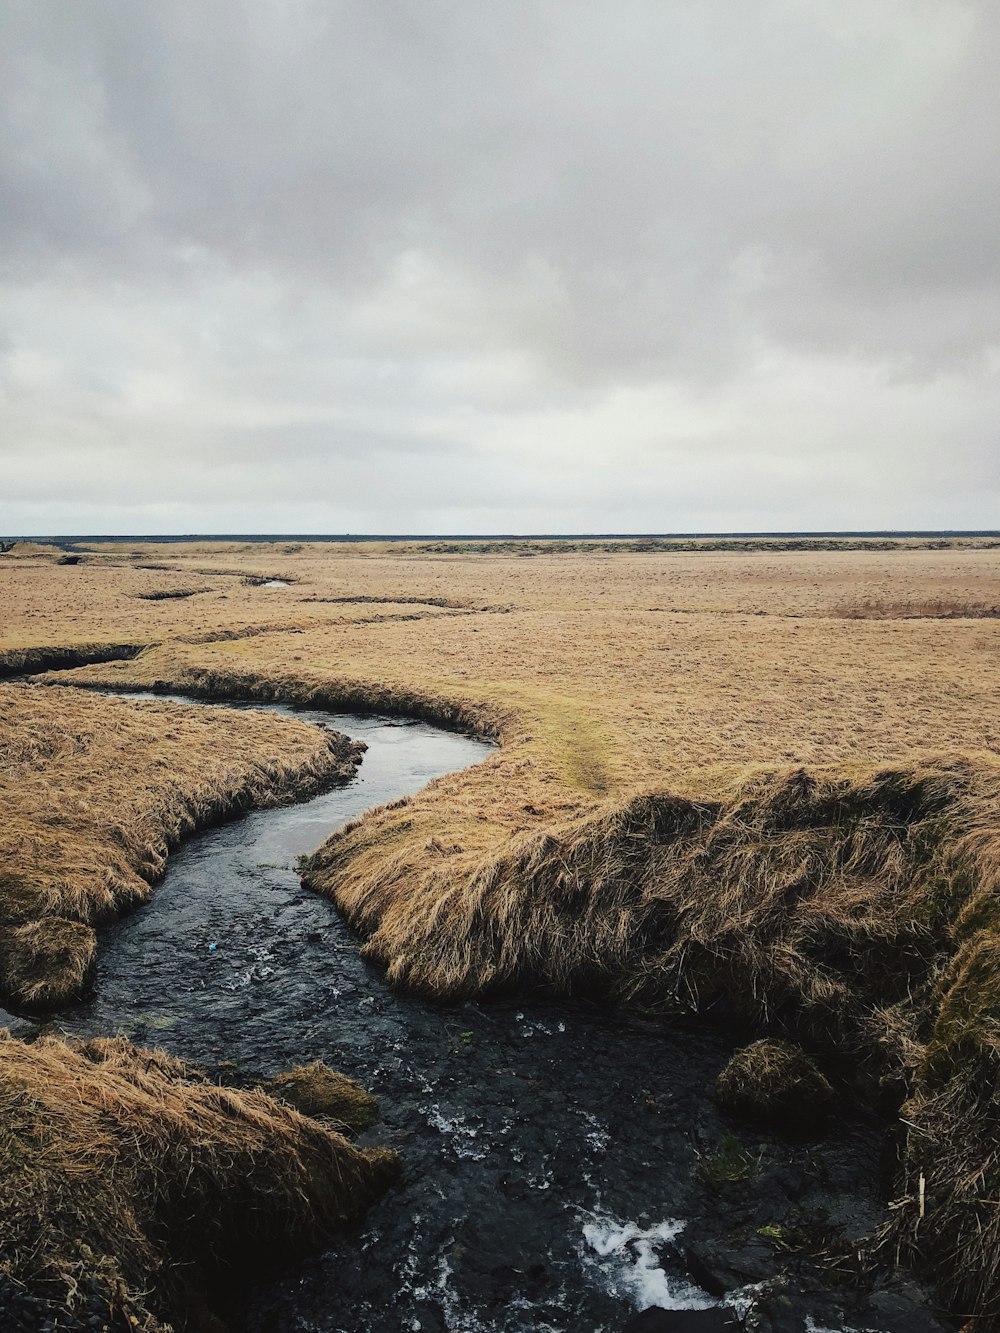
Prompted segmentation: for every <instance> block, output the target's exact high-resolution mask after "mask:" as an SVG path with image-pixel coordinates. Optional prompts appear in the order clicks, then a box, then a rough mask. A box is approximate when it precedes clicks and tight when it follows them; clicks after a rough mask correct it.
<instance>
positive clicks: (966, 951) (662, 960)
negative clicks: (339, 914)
mask: <svg viewBox="0 0 1000 1333" xmlns="http://www.w3.org/2000/svg"><path fill="white" fill-rule="evenodd" d="M392 817H393V812H391V811H387V812H385V813H384V814H382V815H379V816H378V820H391V818H392ZM378 820H376V821H375V823H374V827H373V826H372V821H368V826H367V827H364V826H362V827H361V828H357V829H351V828H348V829H345V830H343V831H342V832H341V833H339V834H337V835H335V836H334V837H333V838H332V839H331V840H330V841H329V842H328V843H327V845H326V847H325V848H323V849H322V850H321V851H320V852H319V853H318V854H317V855H316V856H314V857H313V858H312V860H311V862H310V863H309V864H308V866H307V871H306V877H307V882H309V883H310V884H312V885H313V886H314V887H315V888H318V889H320V890H321V891H323V892H326V893H328V894H330V895H331V896H332V897H334V898H335V899H336V901H337V902H338V903H339V904H340V905H341V906H342V907H343V909H344V910H345V911H346V912H347V914H348V916H349V917H350V919H351V920H352V921H353V922H354V923H355V924H356V925H357V926H358V927H359V929H361V930H362V931H363V932H364V933H365V934H366V936H367V943H366V949H365V951H366V954H367V956H368V957H370V958H372V959H374V960H377V961H379V962H381V963H382V964H384V965H385V966H386V967H387V969H388V975H389V978H390V980H392V981H393V982H394V983H395V984H398V985H403V986H406V987H407V988H409V989H412V990H415V991H418V992H419V993H421V994H424V995H427V996H431V997H435V998H438V999H455V998H458V997H461V996H469V995H474V994H481V993H483V992H485V991H488V990H491V989H495V988H498V987H513V986H528V985H532V986H537V985H542V986H544V987H546V988H548V989H550V990H554V991H559V992H564V993H572V992H577V993H581V992H583V993H597V994H602V995H605V996H607V997H610V998H613V999H615V1000H618V1001H622V1002H627V1003H637V1002H642V1003H653V1004H655V1003H658V1002H671V1003H678V1002H679V1003H683V1004H684V1005H686V1006H687V1007H690V1008H694V1009H697V1010H699V1011H702V1012H706V1013H709V1014H712V1015H714V1016H716V1017H718V1018H725V1019H729V1020H732V1021H738V1022H739V1023H740V1024H741V1025H743V1026H744V1027H751V1028H754V1027H755V1028H757V1029H758V1030H760V1029H762V1028H763V1029H766V1030H770V1031H772V1032H778V1033H783V1034H784V1035H785V1036H788V1037H795V1038H796V1039H798V1040H800V1041H802V1042H803V1043H805V1044H806V1045H808V1046H811V1047H813V1048H814V1049H824V1050H826V1051H828V1052H832V1053H833V1054H834V1055H835V1056H836V1057H837V1061H838V1062H839V1063H840V1064H841V1065H842V1066H843V1065H850V1066H852V1067H853V1070H854V1074H855V1078H856V1080H857V1082H858V1083H859V1084H861V1085H862V1086H865V1087H867V1089H868V1092H867V1094H866V1095H869V1096H886V1095H888V1096H893V1095H895V1096H896V1097H897V1098H899V1099H902V1097H903V1096H904V1095H905V1096H906V1098H907V1101H906V1104H905V1106H904V1107H903V1110H902V1117H903V1122H904V1123H905V1126H906V1129H907V1135H906V1140H905V1143H904V1145H903V1149H902V1162H901V1168H900V1173H899V1197H898V1198H897V1199H896V1200H894V1210H893V1214H892V1218H893V1220H892V1221H891V1223H889V1224H888V1225H887V1227H886V1229H885V1233H884V1234H883V1235H882V1236H880V1237H877V1238H873V1247H874V1248H875V1249H881V1250H882V1251H883V1253H885V1252H886V1247H887V1246H888V1247H890V1248H891V1249H892V1251H893V1255H894V1256H896V1257H902V1258H907V1259H909V1260H910V1261H912V1262H914V1263H915V1264H916V1265H917V1266H918V1267H920V1268H921V1269H922V1270H923V1271H925V1272H927V1271H929V1272H930V1273H932V1274H933V1275H935V1276H936V1277H937V1279H938V1281H939V1282H940V1284H941V1286H942V1288H943V1290H944V1292H945V1294H946V1298H947V1299H948V1301H949V1303H950V1304H951V1305H952V1308H955V1309H960V1310H966V1311H973V1312H976V1313H978V1314H979V1315H980V1316H981V1317H982V1318H984V1319H993V1318H1000V1262H998V1261H1000V1205H998V1203H997V1199H998V1197H1000V1148H998V1144H1000V1080H998V1074H1000V907H998V906H997V902H998V895H1000V765H998V764H996V762H995V761H993V760H990V759H986V758H983V759H982V760H978V761H973V760H970V759H966V758H961V757H956V758H943V759H940V760H937V761H926V762H924V763H923V764H921V765H920V766H914V767H912V768H892V769H877V770H874V771H871V770H869V771H867V772H865V771H863V770H857V771H855V773H853V774H851V775H843V774H837V773H818V774H810V773H807V772H805V771H803V770H795V771H791V772H785V773H758V774H756V775H754V776H751V777H750V778H748V779H746V780H745V781H744V782H743V783H742V784H741V785H740V786H738V787H737V788H736V789H734V790H733V791H731V792H730V793H729V794H728V795H727V796H725V797H724V798H720V799H717V800H714V801H709V800H705V801H691V800H686V799H683V798H680V797H676V796H672V795H669V794H662V793H649V794H645V795H641V796H637V797H634V798H632V799H630V800H628V801H625V802H623V803H620V804H617V805H609V806H607V807H606V808H604V809H602V810H600V811H599V812H597V813H596V814H594V815H592V816H590V817H588V818H586V819H583V820H578V821H575V822H573V823H572V824H571V825H569V826H566V827H563V828H554V829H552V828H550V829H548V830H546V831H544V832H542V833H540V834H537V835H531V836H524V837H522V838H520V839H519V840H516V841H515V842H514V843H513V844H512V845H511V846H510V847H509V848H508V849H506V850H505V851H504V852H503V853H501V854H500V855H497V856H494V857H492V858H490V859H489V860H488V861H487V862H486V863H485V864H482V865H480V866H479V867H478V868H477V869H476V870H475V871H474V872H473V873H472V874H471V875H470V876H469V877H468V878H467V879H466V880H465V881H464V882H455V880H454V879H452V880H451V881H450V882H449V881H448V880H447V879H446V877H445V875H446V872H445V871H442V870H440V869H434V870H432V871H425V872H424V873H422V874H420V873H414V866H413V865H412V863H409V864H408V863H407V862H406V861H405V860H404V859H403V858H401V857H400V856H399V855H398V854H397V855H395V856H393V857H387V858H386V860H385V861H384V862H382V863H379V862H378V860H377V858H373V855H372V839H373V835H374V834H375V833H377V828H378ZM358 838H362V839H363V840H364V842H363V846H364V848H365V853H364V855H365V860H364V865H365V869H366V872H367V873H365V874H359V873H358V872H357V866H356V865H355V864H354V862H353V859H352V847H353V844H354V842H355V840H356V839H358ZM786 1072H787V1071H786ZM879 1086H881V1088H882V1093H881V1094H880V1093H878V1088H879Z"/></svg>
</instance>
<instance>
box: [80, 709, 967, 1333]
mask: <svg viewBox="0 0 1000 1333" xmlns="http://www.w3.org/2000/svg"><path fill="white" fill-rule="evenodd" d="M133 697H134V696H133ZM183 702H188V703H190V706H192V707H198V706H205V705H200V704H195V703H193V702H192V701H183ZM231 706H234V707H241V706H250V705H239V704H235V705H231ZM253 706H254V707H259V705H253ZM270 711H278V712H288V711H290V710H286V709H284V708H281V707H276V708H272V709H271V710H270ZM295 715H296V716H297V717H299V718H301V719H303V720H305V721H317V722H323V723H325V724H326V725H328V726H332V727H334V728H336V729H337V730H338V731H342V732H345V733H346V734H347V735H349V736H351V737H353V738H356V739H359V740H363V741H365V742H367V745H368V750H367V753H366V754H365V756H364V762H363V764H362V766H361V769H360V772H359V775H358V777H357V778H356V779H355V780H354V781H353V782H351V783H350V784H348V785H347V786H343V787H338V788H334V789H333V790H331V791H328V792H326V793H324V794H322V795H320V796H317V797H315V798H313V799H312V800H309V801H306V802H304V803H302V804H300V805H293V806H286V807H279V808H277V809H271V810H264V811H259V812H255V813H251V814H248V815H246V816H243V817H241V818H239V819H234V820H231V821H229V822H227V823H224V824H222V825H221V826H218V827H214V828H211V829H207V830H205V831H202V832H201V833H198V834H196V835H194V836H193V837H191V838H190V839H188V840H187V842H186V843H185V844H184V845H183V846H182V847H181V848H180V849H179V850H178V851H177V852H176V853H174V855H172V856H171V857H170V861H169V865H168V869H167V873H166V876H165V878H164V880H163V881H162V883H161V884H159V885H158V886H157V888H156V889H155V891H154V893H153V895H152V898H151V900H150V902H149V903H148V904H147V905H146V906H144V907H142V908H141V909H140V910H138V911H136V912H134V913H132V914H131V915H130V916H128V917H126V918H124V919H122V920H120V921H118V922H116V923H114V924H112V925H109V926H107V927H104V928H102V929H101V931H100V950H99V965H98V971H97V977H96V984H95V987H94V991H93V994H92V996H91V997H90V998H89V999H87V1000H86V1001H85V1002H84V1003H83V1004H80V1005H77V1006H75V1007H74V1008H72V1009H68V1010H66V1011H64V1012H63V1013H61V1014H60V1015H58V1016H57V1018H56V1020H55V1026H56V1027H57V1028H58V1029H60V1030H62V1031H64V1032H66V1033H67V1034H71V1035H81V1036H82V1035H106V1034H109V1033H115V1032H119V1033H122V1034H124V1035H126V1036H128V1037H129V1038H131V1039H132V1040H133V1041H135V1042H138V1043H144V1044H152V1045H159V1046H163V1047H164V1048H165V1049H167V1050H168V1051H170V1052H171V1053H173V1054H176V1055H179V1056H182V1057H184V1058H186V1059H189V1060H192V1061H195V1062H196V1063H198V1064H200V1065H203V1066H205V1067H207V1068H208V1069H209V1070H210V1071H211V1072H212V1073H213V1074H214V1075H215V1076H217V1077H219V1078H220V1079H222V1080H224V1081H227V1082H235V1083H244V1082H247V1081H251V1082H252V1081H253V1080H255V1079H257V1078H263V1077H266V1076H269V1075H272V1074H274V1073H277V1072H278V1071H280V1070H282V1069H285V1068H287V1067H288V1066H290V1065H292V1064H295V1063H301V1062H304V1061H309V1060H313V1059H317V1058H321V1059H323V1060H325V1061H326V1062H327V1063H328V1064H329V1065H330V1066H332V1067H333V1068H335V1069H339V1070H342V1071H343V1072H344V1073H347V1074H350V1075H352V1076H353V1077H355V1078H357V1079H358V1080H360V1082H361V1083H363V1084H364V1085H365V1087H367V1088H369V1089H370V1090H371V1091H372V1092H373V1093H374V1094H375V1095H376V1096H377V1097H378V1098H379V1102H380V1106H381V1113H382V1120H381V1123H380V1124H379V1125H377V1126H376V1127H375V1128H374V1129H373V1130H372V1131H369V1133H368V1134H367V1135H366V1136H365V1139H364V1140H363V1141H371V1142H379V1143H385V1144H388V1145H391V1146H392V1147H394V1148H396V1149H397V1150H398V1151H399V1153H400V1154H401V1157H402V1160H403V1166H404V1172H403V1177H402V1180H401V1182H400V1184H399V1186H398V1187H397V1188H395V1189H394V1190H392V1191H390V1193H389V1194H388V1195H387V1196H386V1197H385V1198H384V1199H383V1200H382V1201H381V1203H380V1204H379V1205H378V1206H377V1207H376V1208H375V1209H373V1211H372V1212H371V1213H370V1215H369V1218H368V1223H367V1226H366V1227H365V1228H364V1229H363V1230H361V1231H360V1232H358V1233H357V1234H356V1235H351V1236H348V1237H345V1238H344V1240H343V1241H342V1242H341V1243H340V1244H339V1245H338V1246H337V1247H336V1249H334V1250H333V1251H331V1252H329V1253H327V1254H324V1255H322V1256H320V1257H318V1258H314V1259H311V1260H309V1261H308V1262H306V1263H305V1264H304V1265H303V1267H302V1268H301V1269H300V1270H298V1271H296V1272H294V1273H284V1274H281V1275H279V1276H278V1277H276V1278H275V1277H272V1278H271V1279H270V1280H269V1281H267V1282H266V1283H263V1284H262V1285H260V1286H259V1287H257V1288H254V1289H253V1290H251V1291H249V1292H248V1293H247V1303H246V1309H245V1311H244V1312H243V1314H242V1316H241V1318H242V1322H243V1327H244V1329H245V1330H246V1333H400V1331H401V1330H408V1331H409V1333H442V1331H443V1330H449V1331H450V1333H527V1331H528V1330H532V1333H536V1331H538V1330H550V1331H551V1333H570V1330H572V1331H573V1333H577V1331H578V1330H580V1331H583V1333H597V1331H598V1330H606V1331H607V1333H618V1331H619V1330H622V1329H624V1328H625V1327H626V1326H627V1324H628V1322H629V1320H630V1318H631V1317H633V1316H634V1315H635V1312H636V1311H637V1310H639V1309H642V1308H644V1307H645V1306H649V1305H652V1306H659V1307H662V1308H664V1309H668V1310H669V1309H676V1310H684V1309H686V1310H696V1309H702V1308H705V1309H707V1308H710V1307H714V1306H717V1305H718V1304H719V1301H718V1298H717V1296H713V1295H710V1294H709V1292H708V1291H706V1290H705V1289H704V1288H703V1287H702V1286H700V1285H699V1284H698V1282H696V1281H695V1279H694V1277H693V1276H692V1272H691V1271H690V1270H691V1269H694V1271H695V1272H697V1273H698V1275H699V1277H700V1278H701V1280H702V1281H705V1282H708V1285H710V1286H711V1285H713V1283H712V1282H709V1281H708V1277H707V1276H706V1268H705V1267H704V1266H706V1265H707V1270H709V1276H711V1277H713V1278H714V1277H717V1276H718V1275H719V1274H722V1275H723V1278H725V1275H726V1274H730V1275H731V1279H730V1280H731V1282H732V1284H733V1286H734V1287H735V1288H737V1289H738V1290H736V1292H735V1294H732V1295H729V1296H724V1297H723V1300H724V1302H725V1303H726V1304H725V1307H724V1308H729V1309H733V1310H735V1311H736V1312H737V1313H743V1312H745V1311H746V1309H747V1308H748V1306H751V1305H756V1307H757V1311H758V1316H757V1317H758V1318H759V1319H761V1320H763V1322H762V1323H761V1325H760V1326H761V1327H762V1328H765V1329H773V1330H775V1333H777V1331H778V1330H780V1333H799V1330H801V1331H802V1333H804V1331H805V1330H806V1329H814V1330H826V1329H832V1330H841V1329H844V1328H850V1329H873V1330H876V1333H897V1330H898V1333H903V1330H906V1333H922V1331H923V1330H928V1331H929V1330H935V1329H940V1328H941V1327H943V1326H942V1325H941V1324H939V1323H938V1322H937V1321H936V1320H934V1319H933V1318H932V1317H931V1316H930V1314H929V1313H928V1312H927V1310H926V1307H925V1306H924V1304H923V1301H922V1298H921V1295H920V1293H919V1292H917V1291H916V1290H913V1291H910V1289H909V1288H907V1289H904V1290H902V1292H900V1291H897V1290H893V1291H889V1292H887V1291H880V1292H877V1293H876V1294H875V1296H874V1298H872V1299H869V1298H868V1297H862V1296H860V1295H856V1294H854V1293H853V1292H852V1291H851V1290H850V1289H847V1288H841V1289H836V1288H830V1287H827V1286H826V1285H825V1284H824V1283H823V1282H821V1281H820V1280H819V1278H818V1276H817V1274H816V1272H815V1271H814V1270H813V1269H812V1268H811V1267H810V1266H809V1265H808V1264H806V1263H804V1262H801V1261H799V1260H798V1259H797V1258H796V1257H795V1255H794V1253H792V1254H790V1253H788V1251H787V1250H786V1248H785V1246H786V1244H787V1242H788V1238H789V1237H791V1236H792V1235H793V1234H794V1228H796V1227H798V1228H799V1229H800V1230H808V1228H809V1227H812V1228H817V1227H820V1226H822V1227H826V1228H828V1229H829V1228H832V1229H833V1230H838V1229H842V1230H844V1231H845V1232H847V1233H848V1234H862V1233H863V1232H864V1230H865V1229H866V1228H868V1227H870V1226H872V1225H874V1224H875V1223H876V1222H877V1221H878V1220H880V1219H881V1218H882V1217H884V1212H883V1211H882V1207H881V1204H880V1202H879V1196H878V1189H879V1176H880V1171H879V1143H880V1141H881V1134H880V1126H879V1125H878V1124H877V1123H875V1122H874V1121H873V1120H870V1119H867V1118H866V1117H864V1116H863V1115H862V1114H861V1113H860V1112H847V1113H845V1114H844V1115H843V1116H842V1117H841V1118H839V1121H838V1125H837V1129H836V1133H835V1135H833V1136H832V1137H829V1138H826V1139H824V1140H822V1141H819V1142H812V1143H810V1142H804V1143H789V1142H787V1141H785V1140H783V1139H781V1138H777V1137H772V1136H769V1135H767V1134H761V1133H758V1132H756V1131H753V1130H748V1129H747V1128H746V1127H745V1126H741V1125H737V1124H734V1123H733V1122H732V1121H731V1120H729V1119H728V1118H727V1117H726V1116H725V1115H724V1114H723V1113H722V1112H721V1111H720V1110H719V1109H718V1108H717V1107H716V1105H715V1102H714V1100H713V1098H712V1085H713V1082H714V1079H715V1077H716V1075H717V1074H718V1072H719V1070H720V1069H721V1068H722V1066H723V1065H724V1063H725V1061H726V1059H727V1058H728V1056H729V1054H730V1053H731V1049H732V1045H731V1042H730V1041H728V1040H727V1039H726V1038H725V1037H724V1036H723V1035H721V1034H720V1033H718V1032H716V1031H714V1030H713V1029H712V1028H711V1027H709V1026H707V1025H705V1024H702V1023H694V1022H692V1023H690V1024H687V1023H678V1022H670V1023H668V1022H665V1021H663V1020H661V1019H656V1018H653V1017H648V1018H646V1017H642V1016H640V1015H635V1014H629V1013H626V1012H623V1011H621V1010H616V1009H612V1008H610V1007H606V1006H600V1005H597V1004H592V1003H588V1002H585V1001H572V1002H570V1001H566V1002H557V1001H553V1000H551V999H545V998H543V997H539V996H534V997H533V996H527V995H526V996H521V997H518V998H503V999H495V1000H489V1001H485V1002H477V1003H465V1004H458V1005H450V1006H446V1007H441V1006H435V1005H432V1004H428V1003H425V1002H423V1001H420V1000H415V999H412V998H410V997H407V996H406V995H402V994H398V993H396V992H394V991H392V990H390V989H389V988H388V987H387V986H386V985H385V984H384V982H383V980H382V977H381V975H380V973H379V971H378V970H377V969H375V968H373V967H371V966H369V965H367V964H366V963H365V962H364V961H363V960H362V959H361V957H360V955H359V945H358V940H357V938H356V937H355V935H354V934H353V933H352V931H351V930H350V929H349V928H348V927H347V925H346V924H345V923H344V921H343V920H342V918H341V916H340V915H339V913H338V912H337V910H336V908H335V907H334V906H333V905H332V904H331V903H329V902H327V901H326V900H325V899H323V898H321V897H319V896H318V895H315V894H313V893H311V892H308V891H306V890H305V889H303V887H302V885H301V883H300V881H299V878H298V875H297V873H296V860H297V858H298V856H299V855H300V854H301V853H304V852H307V851H311V850H312V849H314V848H315V847H316V846H317V845H318V844H319V843H320V842H322V841H323V839H324V838H325V837H326V836H327V835H328V834H329V833H330V832H331V831H332V830H333V829H335V828H337V827H338V826H340V825H341V824H343V823H344V822H346V821H347V820H349V819H352V818H354V817H356V816H357V815H358V814H360V813H361V812H362V811H364V810H366V809H368V808H370V807H372V806H375V805H379V804H382V803H384V802H386V801H390V800H395V799H397V798H399V797H401V796H404V795H406V794H410V793H413V792H416V791H417V790H419V789H420V788H421V787H423V786H424V785H425V784H426V783H427V782H429V781H430V780H432V779H433V778H435V777H437V776H439V775H441V774H444V773H447V772H450V771H452V770H456V769H460V768H464V767H466V766H468V765H470V764H474V763H476V762H478V761H479V760H481V759H482V758H484V757H485V756H486V755H487V754H488V753H490V750H491V747H490V746H489V745H487V744H485V743H484V742H481V741H478V740H475V739H473V738H471V737H468V736H462V735H456V734H453V733H448V732H444V731H441V730H440V729H438V728H435V727H432V726H429V725H426V724H424V723H417V722H401V721H399V720H390V719H387V718H377V717H375V718H372V717H356V716H340V715H331V714H329V713H319V712H310V711H309V710H296V712H295ZM734 1134H735V1135H738V1136H739V1138H740V1140H741V1142H742V1145H743V1151H744V1152H745V1154H746V1158H747V1159H748V1161H749V1164H750V1165H749V1168H748V1170H749V1175H750V1177H751V1178H750V1179H749V1180H747V1181H743V1182H736V1183H732V1184H725V1183H723V1184H719V1183H718V1182H716V1183H714V1184H713V1183H711V1182H710V1181H708V1180H706V1179H705V1176H706V1174H708V1175H711V1167H712V1165H713V1163H714V1162H715V1160H716V1158H715V1155H716V1154H717V1152H718V1151H719V1148H720V1145H723V1144H724V1143H725V1142H726V1137H727V1135H728V1136H731V1135H734ZM729 1148H730V1150H732V1149H733V1143H732V1142H731V1141H730V1143H729ZM706 1167H707V1168H708V1170H707V1172H706ZM762 1228H763V1229H764V1230H763V1233H762V1230H761V1229H762ZM774 1228H778V1230H774ZM769 1229H770V1230H769ZM688 1250H690V1251H691V1253H690V1254H688V1253H686V1252H687V1251H688ZM699 1265H702V1266H699ZM783 1269H784V1270H789V1271H790V1274H791V1276H790V1277H787V1276H786V1277H785V1278H784V1279H778V1280H777V1281H773V1279H774V1277H775V1275H776V1274H777V1273H778V1272H779V1271H780V1270H783ZM761 1283H763V1285H762V1286H761V1285H759V1284H761ZM748 1284H750V1285H748ZM754 1284H757V1285H754ZM722 1285H725V1281H723V1282H722ZM768 1311H770V1313H768Z"/></svg>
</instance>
